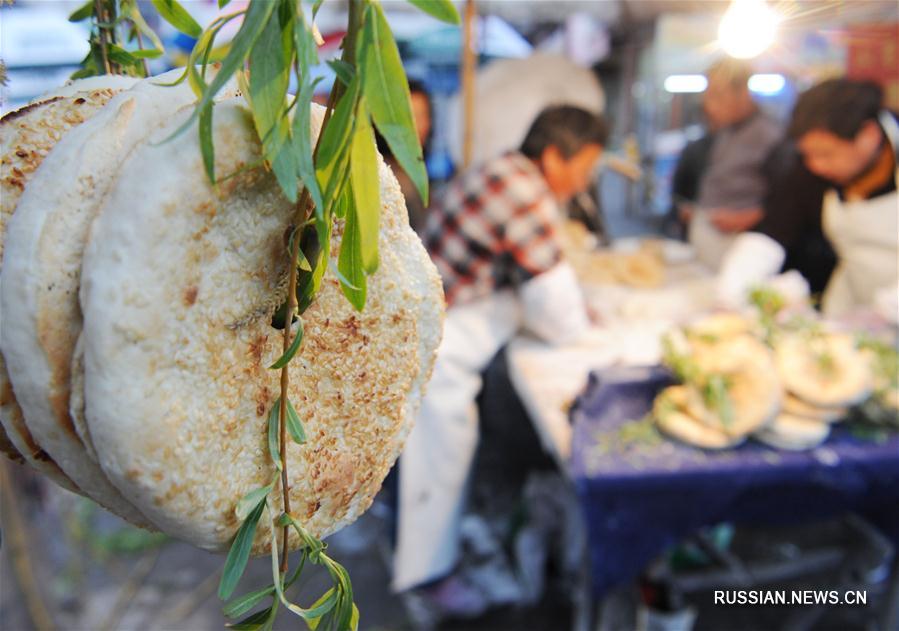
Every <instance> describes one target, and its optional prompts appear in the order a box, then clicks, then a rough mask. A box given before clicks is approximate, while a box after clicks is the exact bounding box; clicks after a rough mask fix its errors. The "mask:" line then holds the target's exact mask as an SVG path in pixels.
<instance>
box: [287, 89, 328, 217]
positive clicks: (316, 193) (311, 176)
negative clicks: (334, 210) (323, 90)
mask: <svg viewBox="0 0 899 631" xmlns="http://www.w3.org/2000/svg"><path fill="white" fill-rule="evenodd" d="M319 81H320V79H316V80H315V81H313V82H311V83H304V84H303V85H302V87H301V88H300V91H299V94H297V105H296V109H295V111H294V113H293V143H294V154H295V155H296V158H297V175H299V177H300V179H301V180H302V181H303V186H305V187H306V189H307V190H308V191H309V197H310V198H311V199H312V203H313V204H315V208H316V212H317V213H321V212H323V208H324V202H323V201H322V194H321V190H320V189H319V186H318V180H317V179H316V177H315V164H314V163H313V159H312V120H311V115H310V110H311V107H312V95H313V93H314V91H315V86H316V85H317V84H318V82H319Z"/></svg>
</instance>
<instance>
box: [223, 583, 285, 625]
mask: <svg viewBox="0 0 899 631" xmlns="http://www.w3.org/2000/svg"><path fill="white" fill-rule="evenodd" d="M274 589H275V588H274V587H273V588H272V591H274ZM273 609H274V610H275V611H277V601H275V604H274V605H272V606H271V607H269V608H268V609H263V610H262V611H257V612H256V613H254V614H251V615H249V616H247V617H246V618H244V619H243V620H241V621H240V622H235V623H234V624H229V625H226V626H227V627H228V628H229V629H234V630H235V631H258V630H259V629H261V628H262V625H264V624H265V623H266V622H268V619H269V618H270V617H271V615H272V610H273ZM238 615H240V614H238Z"/></svg>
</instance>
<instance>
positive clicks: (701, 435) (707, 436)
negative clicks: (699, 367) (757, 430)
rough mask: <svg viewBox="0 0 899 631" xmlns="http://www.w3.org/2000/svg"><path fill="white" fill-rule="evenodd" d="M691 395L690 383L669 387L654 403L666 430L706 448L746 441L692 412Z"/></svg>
mask: <svg viewBox="0 0 899 631" xmlns="http://www.w3.org/2000/svg"><path fill="white" fill-rule="evenodd" d="M688 399H689V395H688V391H687V387H686V386H671V387H668V388H665V389H664V390H663V391H662V392H661V393H659V395H658V396H657V397H656V400H655V402H654V403H653V418H654V419H655V422H656V425H657V426H658V427H659V429H660V430H661V431H663V432H664V433H665V434H667V435H669V436H671V437H672V438H676V439H677V440H679V441H681V442H684V443H687V444H688V445H693V446H694V447H701V448H702V449H727V448H729V447H735V446H736V445H739V444H740V443H742V442H743V440H744V438H743V437H742V436H737V437H735V436H729V435H728V434H726V433H725V432H723V431H721V430H720V429H718V428H715V427H709V426H708V425H706V424H704V423H700V422H699V421H698V420H696V419H695V418H693V417H692V416H690V415H689V414H688V413H687V411H686V408H687V403H688Z"/></svg>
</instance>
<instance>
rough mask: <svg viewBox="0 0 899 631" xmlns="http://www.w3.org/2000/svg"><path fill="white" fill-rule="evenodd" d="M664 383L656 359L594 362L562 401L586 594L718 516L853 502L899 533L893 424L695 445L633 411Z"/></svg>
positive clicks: (824, 511)
mask: <svg viewBox="0 0 899 631" xmlns="http://www.w3.org/2000/svg"><path fill="white" fill-rule="evenodd" d="M668 384H670V377H669V375H668V373H667V372H666V371H665V370H663V369H661V368H658V367H653V368H625V369H612V370H606V371H601V372H596V373H593V374H591V375H590V378H589V382H588V385H587V387H586V389H585V391H584V393H583V394H582V395H581V396H580V397H579V398H578V400H577V401H576V403H575V405H574V406H573V408H572V411H571V417H572V422H573V423H574V435H573V444H572V460H571V465H570V466H571V473H572V475H573V478H574V480H575V486H576V489H577V493H578V496H579V499H580V501H581V503H582V505H583V509H584V512H585V517H586V520H587V528H588V535H589V541H590V555H591V564H592V570H593V575H592V580H593V587H594V591H595V593H596V595H597V596H599V597H601V596H602V595H603V594H604V593H605V592H606V591H607V590H609V589H610V588H613V587H615V586H617V585H619V584H622V583H626V582H629V581H632V580H633V579H635V578H636V577H637V576H638V575H639V574H640V572H641V571H642V570H643V568H645V567H646V566H647V564H649V563H650V562H651V561H652V560H653V559H654V558H656V557H657V556H658V555H659V554H661V553H662V552H664V551H665V550H666V549H667V548H668V547H670V546H672V545H674V544H676V543H678V542H679V541H682V540H683V539H684V538H685V537H686V536H688V535H690V534H692V533H694V532H696V531H697V530H698V529H700V528H702V527H703V526H709V525H714V524H717V523H720V522H725V521H730V522H735V523H743V524H777V523H786V522H791V521H793V522H795V521H804V520H814V519H824V518H827V517H831V516H835V515H839V514H842V513H845V512H848V511H855V512H859V513H861V514H864V515H866V516H867V517H868V518H869V519H871V520H872V521H874V523H876V524H877V525H878V526H879V527H880V528H881V529H882V530H884V532H885V534H887V536H889V537H890V538H891V539H893V540H894V541H895V542H899V434H897V433H895V432H894V433H891V434H888V435H886V436H885V437H884V436H881V439H880V440H879V441H875V440H871V439H866V438H860V437H859V436H857V435H855V434H853V433H852V432H850V431H849V430H848V429H846V428H845V427H842V426H840V425H837V426H835V427H834V428H833V431H832V433H831V436H830V437H829V438H828V440H827V441H826V442H825V443H824V444H823V445H821V446H820V447H818V448H816V449H814V450H811V451H806V452H787V451H779V450H776V449H773V448H770V447H767V446H764V445H762V444H759V443H756V442H753V441H751V440H750V441H748V442H746V443H744V444H743V445H741V446H739V447H737V448H734V449H729V450H725V451H718V452H713V451H704V450H701V449H697V448H694V447H690V446H688V445H684V444H681V443H678V442H675V441H673V440H669V439H666V438H663V437H660V436H659V435H658V434H657V433H655V432H654V431H653V430H652V427H651V426H650V425H649V424H648V423H647V422H645V421H644V422H643V423H639V422H635V421H637V420H638V419H641V418H643V417H645V416H646V414H647V413H648V412H649V410H650V406H651V403H652V400H653V398H654V397H655V395H656V393H657V392H658V391H659V390H660V389H661V388H663V387H665V386H666V385H668Z"/></svg>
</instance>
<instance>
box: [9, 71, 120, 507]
mask: <svg viewBox="0 0 899 631" xmlns="http://www.w3.org/2000/svg"><path fill="white" fill-rule="evenodd" d="M136 82H137V80H136V79H133V78H130V77H113V76H103V77H92V78H90V79H80V80H77V81H73V82H71V83H69V84H68V85H66V86H64V87H62V88H60V89H59V90H55V91H53V92H50V93H47V94H44V95H42V96H40V97H38V98H37V99H35V100H34V101H33V102H31V103H29V104H28V105H26V106H25V107H22V108H20V109H18V110H15V111H12V112H9V113H8V114H6V115H5V116H4V117H3V119H2V120H0V260H2V258H3V244H4V241H5V236H6V229H7V225H8V223H9V220H10V219H11V217H12V215H13V213H14V212H15V209H16V206H17V205H18V203H19V198H20V197H21V195H22V193H23V192H24V190H25V186H26V185H27V184H28V182H29V181H30V180H31V176H32V174H33V173H34V172H35V170H36V169H37V168H38V167H39V166H40V165H41V163H42V162H43V160H44V158H45V157H46V156H47V154H48V153H49V152H50V150H51V149H52V148H53V147H54V145H56V143H57V142H58V141H59V139H60V138H62V136H63V135H64V134H65V133H66V132H68V131H69V129H71V128H72V127H75V126H77V125H80V124H81V123H83V122H84V121H85V120H87V119H88V118H90V117H91V116H93V115H94V114H96V113H97V112H98V111H99V110H100V108H102V107H103V106H104V105H106V103H107V102H108V101H109V99H111V98H112V97H113V96H114V95H115V94H117V93H118V92H120V91H122V90H124V89H127V88H129V87H131V86H132V85H134V84H135V83H136ZM0 422H2V427H0V451H3V452H4V453H6V454H7V455H8V456H10V457H11V458H13V459H14V460H21V461H24V462H28V463H29V464H31V465H32V466H33V467H35V468H36V469H38V470H39V471H42V472H43V473H45V474H46V475H47V476H48V477H50V479H52V480H54V481H55V482H57V484H60V485H61V486H63V487H65V488H67V489H69V490H72V491H77V490H78V489H77V487H76V486H75V484H74V483H73V482H72V481H71V480H70V479H69V478H68V477H67V476H66V475H65V474H64V473H63V472H62V471H61V470H60V469H59V467H58V466H57V465H56V463H55V462H53V459H52V458H50V456H49V455H48V454H47V453H46V452H45V451H44V450H43V449H42V448H41V447H40V445H38V444H37V443H36V442H35V440H34V438H33V437H32V436H31V432H30V431H29V430H28V427H27V425H26V424H25V419H24V417H23V416H22V410H21V408H20V407H19V404H18V402H17V401H16V398H15V394H14V392H13V388H12V384H11V383H10V381H9V376H8V374H7V371H6V363H5V361H4V360H3V357H2V356H0Z"/></svg>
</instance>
